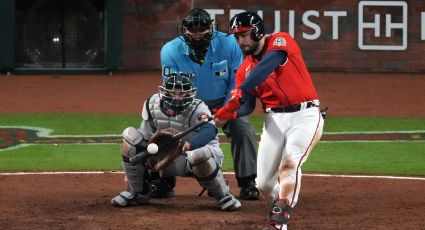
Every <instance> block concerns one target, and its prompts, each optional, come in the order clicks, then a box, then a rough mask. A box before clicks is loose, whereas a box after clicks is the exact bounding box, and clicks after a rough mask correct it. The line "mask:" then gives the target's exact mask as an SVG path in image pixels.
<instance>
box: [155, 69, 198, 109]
mask: <svg viewBox="0 0 425 230" xmlns="http://www.w3.org/2000/svg"><path fill="white" fill-rule="evenodd" d="M193 76H194V74H193V73H170V74H169V75H168V76H167V78H166V79H165V80H164V83H163V84H162V86H160V87H159V95H160V98H161V108H162V109H165V110H166V111H167V112H168V113H167V115H169V114H170V111H169V110H171V111H172V113H171V114H170V115H173V116H176V115H178V114H180V113H182V112H183V111H185V110H186V109H188V108H189V107H190V106H191V104H192V103H193V101H194V100H195V96H196V91H197V89H196V88H195V87H193V85H192V77H193Z"/></svg>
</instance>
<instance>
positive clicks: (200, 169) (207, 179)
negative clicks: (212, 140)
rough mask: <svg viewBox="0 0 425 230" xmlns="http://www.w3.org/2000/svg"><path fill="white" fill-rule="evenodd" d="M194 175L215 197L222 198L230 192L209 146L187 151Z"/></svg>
mask: <svg viewBox="0 0 425 230" xmlns="http://www.w3.org/2000/svg"><path fill="white" fill-rule="evenodd" d="M187 160H188V161H189V164H190V165H191V168H192V172H193V175H194V176H195V177H196V179H197V180H198V182H199V183H200V184H201V185H202V186H204V187H205V188H206V189H207V190H208V191H209V192H210V193H211V194H212V195H213V196H214V197H216V198H222V197H223V196H225V195H226V194H227V193H228V192H229V187H228V185H227V184H226V182H225V180H224V177H223V173H222V172H221V169H220V167H219V166H218V165H217V162H216V161H215V160H214V159H213V158H212V157H211V153H210V151H209V149H207V148H200V149H196V150H194V151H188V152H187Z"/></svg>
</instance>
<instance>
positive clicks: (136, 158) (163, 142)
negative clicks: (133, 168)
mask: <svg viewBox="0 0 425 230" xmlns="http://www.w3.org/2000/svg"><path fill="white" fill-rule="evenodd" d="M212 119H213V117H208V118H207V119H205V120H203V121H202V122H200V123H198V124H196V125H194V126H192V127H189V128H187V129H185V130H183V131H180V132H178V133H176V134H174V135H173V136H172V137H170V138H165V139H163V140H160V141H159V142H158V143H156V144H157V145H158V151H160V150H161V149H162V148H164V147H165V146H167V145H169V144H170V143H172V142H174V141H176V140H179V139H180V138H182V137H184V136H186V135H188V134H189V133H191V132H192V131H194V130H195V129H197V128H199V127H201V126H203V125H205V124H206V123H208V122H210V121H211V120H212ZM149 155H150V154H149V153H148V150H145V151H143V152H141V153H139V154H136V155H135V156H133V157H130V163H132V164H135V163H137V162H139V161H140V160H142V159H144V158H146V157H147V156H149Z"/></svg>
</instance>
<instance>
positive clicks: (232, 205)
mask: <svg viewBox="0 0 425 230" xmlns="http://www.w3.org/2000/svg"><path fill="white" fill-rule="evenodd" d="M218 204H219V205H220V207H221V209H222V210H224V211H229V212H231V211H235V210H238V209H240V208H241V206H242V205H241V202H239V200H237V199H236V198H235V197H234V196H233V195H232V194H230V193H227V194H226V195H224V196H223V197H222V198H221V199H219V200H218Z"/></svg>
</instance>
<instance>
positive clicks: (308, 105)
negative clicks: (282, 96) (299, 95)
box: [264, 100, 319, 113]
mask: <svg viewBox="0 0 425 230" xmlns="http://www.w3.org/2000/svg"><path fill="white" fill-rule="evenodd" d="M316 106H319V101H318V100H314V101H306V102H302V103H300V104H296V105H290V106H278V107H273V108H266V109H265V110H264V112H265V113H270V112H274V113H293V112H298V111H300V110H303V109H308V108H311V107H316Z"/></svg>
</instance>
